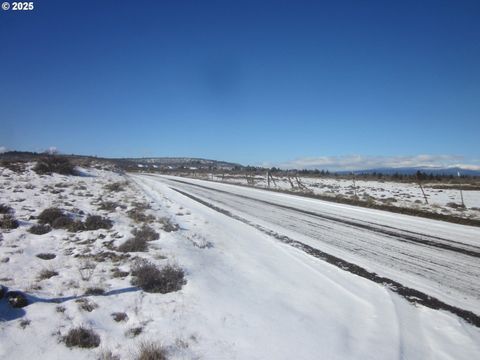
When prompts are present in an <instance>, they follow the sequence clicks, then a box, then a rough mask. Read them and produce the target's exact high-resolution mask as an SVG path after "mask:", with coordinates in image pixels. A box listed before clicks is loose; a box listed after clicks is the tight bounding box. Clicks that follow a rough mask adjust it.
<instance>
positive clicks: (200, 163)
mask: <svg viewBox="0 0 480 360" xmlns="http://www.w3.org/2000/svg"><path fill="white" fill-rule="evenodd" d="M46 155H47V154H45V153H35V152H27V151H7V152H4V153H2V154H0V160H2V161H4V160H7V161H36V160H38V159H39V158H41V157H44V156H46ZM57 156H64V157H68V158H70V159H72V160H77V161H79V160H81V161H97V162H106V163H110V164H114V165H116V166H118V167H120V168H122V169H125V170H133V169H142V168H145V169H181V168H187V169H199V170H200V169H212V168H216V169H225V170H230V169H234V168H243V166H242V165H240V164H236V163H231V162H227V161H218V160H209V159H201V158H189V157H148V158H116V159H113V158H101V157H96V156H88V155H74V154H71V155H68V154H57Z"/></svg>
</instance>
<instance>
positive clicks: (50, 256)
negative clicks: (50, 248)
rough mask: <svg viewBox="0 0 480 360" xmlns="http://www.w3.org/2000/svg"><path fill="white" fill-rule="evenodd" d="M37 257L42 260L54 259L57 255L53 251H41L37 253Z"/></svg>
mask: <svg viewBox="0 0 480 360" xmlns="http://www.w3.org/2000/svg"><path fill="white" fill-rule="evenodd" d="M37 257H38V258H39V259H42V260H52V259H55V258H56V257H57V255H55V254H52V253H40V254H37Z"/></svg>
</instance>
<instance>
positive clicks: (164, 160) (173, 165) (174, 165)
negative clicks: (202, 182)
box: [111, 157, 243, 170]
mask: <svg viewBox="0 0 480 360" xmlns="http://www.w3.org/2000/svg"><path fill="white" fill-rule="evenodd" d="M111 160H112V161H115V162H119V163H123V164H130V165H135V166H137V167H139V168H159V169H162V168H163V169H178V168H191V169H210V168H217V169H226V170H227V169H233V168H242V167H243V166H242V165H240V164H236V163H231V162H227V161H218V160H209V159H201V158H188V157H150V158H125V159H111Z"/></svg>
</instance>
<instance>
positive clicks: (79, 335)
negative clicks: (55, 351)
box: [63, 326, 100, 348]
mask: <svg viewBox="0 0 480 360" xmlns="http://www.w3.org/2000/svg"><path fill="white" fill-rule="evenodd" d="M63 341H64V342H65V345H67V346H68V347H80V348H95V347H98V346H99V345H100V336H98V334H97V333H96V332H95V331H93V330H92V329H87V328H84V327H83V326H79V327H77V328H73V329H71V330H70V331H69V332H68V334H67V335H66V336H64V338H63Z"/></svg>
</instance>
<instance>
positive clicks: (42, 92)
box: [0, 0, 480, 167]
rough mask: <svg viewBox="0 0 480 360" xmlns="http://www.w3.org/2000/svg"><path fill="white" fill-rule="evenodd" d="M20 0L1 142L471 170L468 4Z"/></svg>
mask: <svg viewBox="0 0 480 360" xmlns="http://www.w3.org/2000/svg"><path fill="white" fill-rule="evenodd" d="M34 4H35V10H34V11H31V12H23V13H19V12H13V11H7V12H6V11H2V12H0V39H1V46H0V69H2V70H1V79H0V109H1V113H0V121H1V131H0V147H3V148H7V149H19V150H34V151H38V150H43V149H46V148H48V147H50V146H55V147H57V148H58V149H59V150H60V151H62V152H64V153H79V154H89V155H98V156H108V157H122V156H128V157H133V156H135V157H136V156H139V157H140V156H192V157H204V158H213V159H221V160H229V161H235V162H240V163H244V164H269V165H275V164H281V165H282V166H290V167H292V166H293V167H295V166H299V167H303V166H308V167H315V166H316V165H317V164H318V166H320V167H325V166H330V165H325V164H326V163H325V159H330V160H331V161H333V162H335V161H339V162H341V161H345V159H357V160H358V162H357V163H356V165H355V166H358V167H363V166H364V165H366V164H368V161H370V160H371V159H377V160H378V159H380V160H379V162H380V163H382V161H383V160H382V159H384V162H389V163H391V162H392V161H394V162H395V159H402V160H401V161H404V160H405V159H407V160H411V161H416V160H418V159H427V157H428V159H430V160H429V161H430V163H431V164H432V165H436V164H441V165H445V164H446V165H449V164H460V163H462V164H470V165H480V146H479V143H480V141H479V139H480V1H477V0H471V1H462V0H458V1H453V0H449V1H441V0H431V1H429V0H421V1H418V0H412V1H408V0H407V1H384V0H379V1H367V0H366V1H358V0H356V1H353V0H352V1H342V0H340V1H328V2H327V1H315V2H313V1H312V2H302V1H260V0H257V1H215V2H210V1H163V0H162V1H134V2H133V1H130V2H120V1H107V0H102V1H88V0H83V1H76V0H72V1H53V0H48V1H46V0H43V1H34ZM419 155H421V156H420V157H419ZM359 159H360V160H359ZM361 159H364V160H361ZM330 160H329V161H330ZM362 161H364V162H365V163H362ZM422 161H423V160H422ZM327 163H328V161H327ZM417 163H418V161H417ZM305 164H307V165H305ZM412 164H413V163H412Z"/></svg>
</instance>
